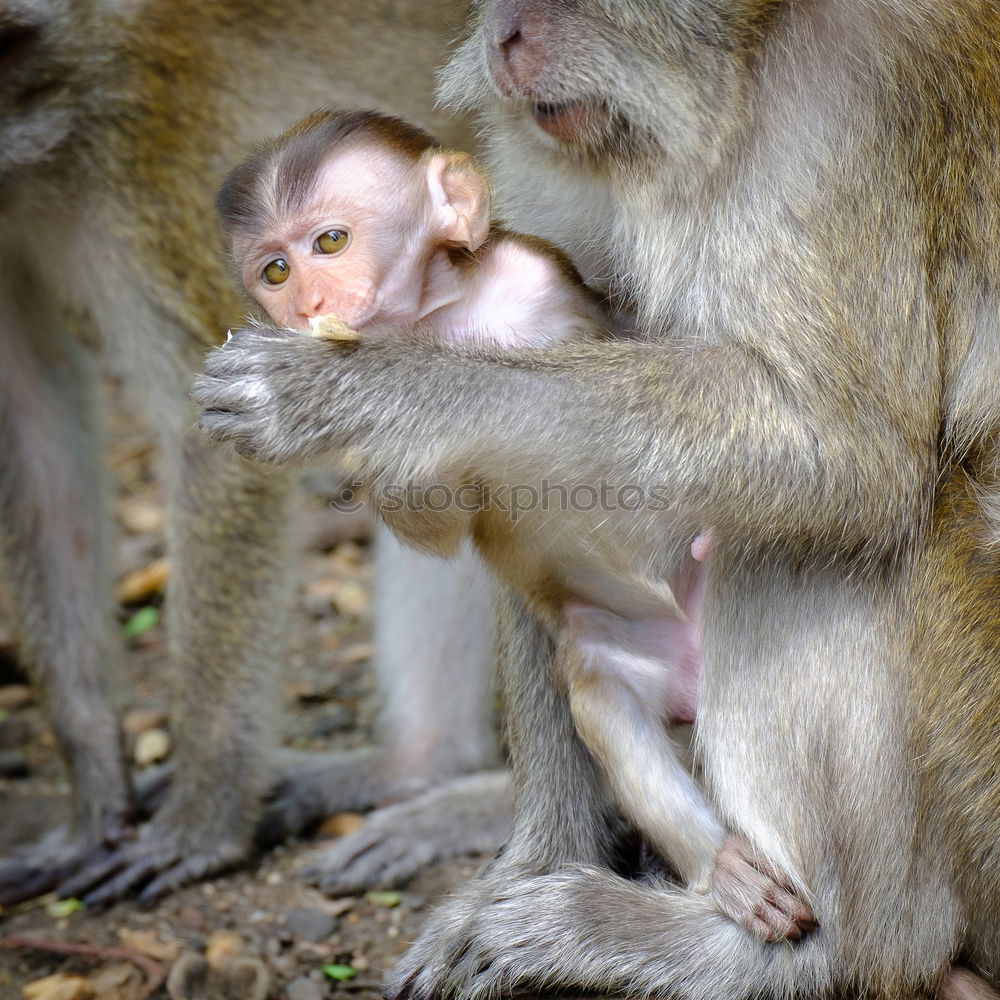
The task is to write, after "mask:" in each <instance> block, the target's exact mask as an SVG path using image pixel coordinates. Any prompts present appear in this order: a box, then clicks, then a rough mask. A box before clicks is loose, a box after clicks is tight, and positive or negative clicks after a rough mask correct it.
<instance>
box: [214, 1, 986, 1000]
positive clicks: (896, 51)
mask: <svg viewBox="0 0 1000 1000" xmlns="http://www.w3.org/2000/svg"><path fill="white" fill-rule="evenodd" d="M998 37H1000V13H998V11H997V10H996V8H995V6H994V5H992V4H991V3H989V2H987V0H962V2H956V3H952V4H948V5H928V4H919V5H918V4H912V3H906V2H902V0H872V2H867V3H864V4H860V3H848V2H842V0H817V2H814V3H788V2H780V0H779V2H766V3H761V2H752V0H709V2H706V3H698V4H692V3H688V2H686V0H674V2H671V3H666V4H649V3H642V2H637V0H562V2H547V3H542V2H540V0H488V2H486V3H484V4H483V5H482V7H481V8H480V9H479V11H478V13H477V14H476V16H475V18H474V20H473V23H472V30H471V34H470V37H469V40H468V42H467V43H466V44H465V45H464V47H463V48H462V49H461V51H460V52H459V53H458V55H457V56H456V57H455V60H454V62H453V64H452V66H451V69H450V72H449V75H448V77H447V79H446V82H445V89H446V91H447V92H448V93H449V94H451V95H458V96H459V98H460V99H461V98H465V97H466V95H470V94H471V95H472V97H471V100H472V101H478V102H480V103H481V104H482V105H483V106H484V107H485V108H486V110H487V120H488V121H489V122H490V123H491V125H492V127H493V131H492V133H491V135H492V144H493V155H492V160H493V163H492V166H493V171H494V174H495V175H496V176H497V177H498V178H499V181H500V184H501V192H500V193H501V195H506V198H507V209H508V210H507V211H506V213H505V217H506V219H507V221H508V222H509V223H510V224H511V225H513V226H515V227H518V228H527V229H532V228H534V229H535V230H536V231H539V230H540V231H541V234H542V235H545V236H548V237H549V238H552V239H554V240H555V242H557V243H559V242H562V243H564V244H565V245H567V246H569V247H571V248H573V249H574V250H575V252H576V254H577V256H578V260H579V262H580V263H581V264H582V266H583V269H584V271H585V272H588V271H589V272H590V273H591V274H593V273H595V272H596V271H598V270H599V269H600V268H601V267H604V268H606V269H607V271H608V272H610V277H611V279H612V284H613V286H614V287H617V288H618V289H620V290H622V291H623V293H624V294H626V295H629V296H630V297H633V298H634V300H635V303H636V304H637V306H638V308H639V310H640V316H641V320H642V323H643V326H644V327H645V329H646V330H647V332H648V338H649V342H647V343H641V342H640V343H634V342H622V343H617V344H615V343H611V344H608V343H605V344H601V345H598V346H591V345H572V346H570V345H567V346H564V347H558V348H554V349H553V350H552V351H551V352H546V353H545V355H544V356H538V355H532V356H530V357H528V356H526V355H524V354H520V355H519V354H514V353H511V354H509V355H500V356H497V355H495V354H494V355H493V356H490V357H480V356H476V355H474V354H468V353H467V354H465V355H458V354H456V353H454V352H449V351H447V350H445V349H438V350H430V349H425V350H423V351H414V350H408V349H407V348H405V347H404V346H402V345H401V344H399V343H393V342H391V341H390V342H385V343H380V344H371V345H365V344H362V345H361V346H359V347H358V348H357V350H355V351H354V352H352V353H343V352H341V353H338V352H336V351H333V350H331V349H330V348H329V346H328V345H324V344H321V343H318V342H316V341H312V340H307V339H305V338H289V337H285V336H281V335H280V334H277V335H265V334H244V335H241V336H238V337H237V338H235V339H234V341H233V342H232V343H231V344H229V345H227V346H226V347H225V348H224V349H222V350H221V351H219V352H217V354H216V355H215V356H214V357H213V358H212V359H211V361H210V367H209V373H208V378H206V379H205V380H204V381H203V382H202V383H201V385H200V389H199V394H200V399H201V401H202V403H203V404H204V405H206V406H207V407H208V409H207V412H206V413H205V415H204V416H203V418H202V420H203V425H204V426H206V427H207V428H208V429H209V430H210V431H211V432H212V433H213V434H215V435H216V436H218V437H224V438H228V439H230V440H232V441H234V442H235V443H236V445H237V447H238V448H239V449H240V450H242V451H243V452H244V453H245V454H248V455H253V456H256V457H258V458H263V459H265V460H269V461H282V460H291V459H295V458H300V457H302V456H303V455H307V454H313V453H315V452H318V451H320V450H322V449H323V448H326V447H330V446H342V445H344V444H347V445H349V446H350V448H351V449H352V452H351V453H352V455H353V456H355V458H356V459H357V460H358V462H359V464H360V465H361V466H362V467H363V468H364V469H366V471H367V472H368V473H369V474H370V475H372V476H373V477H374V478H375V479H376V481H388V482H392V481H394V480H396V479H399V480H402V481H404V482H405V481H407V480H408V479H410V478H414V479H418V480H422V481H425V482H426V481H427V477H428V475H433V473H434V470H435V468H438V467H444V468H445V469H446V470H448V471H449V472H450V473H453V472H454V470H455V469H460V470H467V474H468V476H469V477H470V479H471V480H473V481H477V478H478V477H480V476H481V477H482V479H484V480H485V481H489V480H490V478H491V476H495V475H498V474H500V473H502V474H503V475H505V476H506V477H507V481H510V482H533V481H537V480H538V479H539V478H542V477H545V478H548V479H549V480H552V481H560V480H566V481H570V482H572V481H581V482H588V481H589V482H592V483H596V482H599V481H601V480H604V481H607V482H608V483H609V484H610V485H611V486H612V487H615V486H621V485H622V484H629V483H633V484H638V485H639V486H641V487H643V488H645V489H646V490H647V493H648V492H650V491H652V489H653V487H654V486H659V485H662V486H664V487H665V489H666V491H667V495H668V496H669V498H670V503H669V504H668V509H667V510H666V511H665V512H663V513H659V514H657V513H654V512H652V511H649V510H646V511H644V512H640V513H638V514H636V515H633V516H629V515H627V514H625V513H613V512H612V513H609V512H607V511H604V512H601V516H600V517H599V518H596V519H595V522H594V526H593V530H594V531H595V532H598V533H599V535H600V540H601V542H602V543H603V544H608V545H610V544H612V543H614V542H615V541H617V542H618V543H619V544H620V545H628V544H630V540H631V539H633V538H635V537H637V536H639V534H640V532H639V530H638V529H645V530H646V532H652V529H653V528H654V527H656V526H657V524H658V525H659V526H660V527H661V529H662V536H663V538H664V543H663V544H664V546H669V545H671V544H675V543H677V541H678V539H680V541H681V542H686V541H688V540H690V538H692V537H693V536H694V535H695V534H696V533H697V531H698V530H699V529H700V528H701V527H702V526H703V525H713V526H714V537H715V539H716V544H717V548H716V549H715V551H714V554H713V557H712V565H711V568H710V571H709V577H710V578H709V592H708V594H707V596H706V604H705V608H706V611H705V619H704V624H703V628H704V649H703V679H702V688H701V692H700V703H699V707H698V724H697V726H698V733H697V746H698V753H699V757H700V760H701V763H702V768H703V773H704V777H705V781H706V783H707V785H708V787H709V789H710V791H711V794H712V795H713V797H714V800H715V802H716V804H717V807H718V809H719V811H720V813H721V815H723V816H724V817H725V818H726V819H727V821H728V823H729V825H730V826H731V827H732V828H733V829H734V830H736V831H737V832H741V833H743V834H745V835H746V836H747V837H748V838H749V839H750V840H751V841H752V842H753V843H755V844H757V845H758V846H759V847H760V848H761V850H762V852H763V853H764V855H765V856H767V857H769V858H772V859H775V860H776V862H777V863H778V864H779V865H780V866H781V867H782V868H783V869H785V870H787V871H790V872H792V873H794V875H795V878H796V882H797V883H798V884H799V885H801V886H802V887H803V889H804V891H806V892H807V893H808V898H809V899H810V901H811V902H812V903H813V910H814V912H815V914H816V916H817V919H818V921H819V929H818V930H817V931H816V932H815V933H814V934H813V935H812V936H810V937H809V938H808V939H806V940H805V941H804V942H803V943H801V944H799V945H796V946H794V947H784V946H783V947H777V948H775V947H773V946H770V945H766V944H762V943H760V942H758V941H754V940H752V939H751V938H750V937H749V936H748V935H747V934H746V933H744V932H743V931H742V930H740V929H739V928H737V927H735V926H734V925H727V924H726V923H724V922H723V920H722V919H721V917H720V916H719V915H718V914H717V913H714V912H712V910H711V908H710V906H709V904H708V903H707V900H706V897H704V896H698V895H695V894H690V893H687V892H684V891H681V890H679V889H676V888H670V887H668V886H651V885H648V884H639V883H635V882H629V881H627V880H625V879H622V878H620V877H618V876H617V875H615V874H613V873H612V871H611V870H610V859H611V856H612V847H613V843H614V840H615V826H614V820H613V817H612V816H611V815H610V812H609V810H608V808H607V803H606V799H605V795H604V792H603V790H602V789H601V788H600V787H599V785H598V784H597V783H596V782H595V780H594V770H593V767H592V764H591V762H590V760H589V759H588V758H587V757H586V755H585V754H584V753H583V752H582V749H581V747H580V745H579V744H578V743H577V742H576V741H575V740H574V738H573V735H572V730H571V728H570V725H569V718H568V712H567V708H566V704H565V699H564V697H563V696H562V695H561V694H560V692H558V691H557V690H555V689H554V688H553V687H552V686H551V684H550V683H549V672H548V669H547V667H548V665H549V664H550V661H551V657H552V643H551V640H550V637H549V636H547V635H546V634H545V632H544V630H542V629H541V628H540V626H539V625H538V623H536V622H533V621H531V620H530V619H529V618H527V617H526V615H525V613H524V610H523V608H519V607H518V605H517V602H516V601H513V602H511V604H510V607H509V609H508V613H507V616H506V624H505V628H504V634H505V644H506V647H507V655H506V657H505V658H504V661H503V671H504V675H505V678H504V686H505V691H506V694H507V703H508V710H509V713H510V728H511V734H510V743H511V754H512V759H513V763H514V768H515V774H516V778H517V782H518V788H519V804H518V820H517V825H516V829H515V833H514V835H513V837H512V839H511V841H510V843H509V844H508V846H507V849H506V850H505V852H504V853H503V855H502V856H501V857H500V858H499V859H498V860H497V861H496V862H495V863H494V864H493V865H492V866H491V867H490V869H488V870H487V872H486V873H485V874H484V875H483V876H482V877H481V878H480V879H479V880H478V881H477V882H475V883H472V884H471V885H470V886H468V887H467V888H466V889H465V890H463V892H462V893H461V894H460V896H459V897H458V898H457V899H456V900H454V901H452V902H451V903H450V904H448V905H447V906H446V907H445V909H444V910H443V911H442V912H441V913H440V914H439V915H438V916H437V917H436V918H434V919H432V921H431V923H430V924H429V926H428V928H427V929H426V931H425V932H424V935H423V936H422V938H421V940H420V941H419V942H418V944H417V945H416V946H415V947H414V949H413V950H412V951H411V952H410V953H409V955H408V956H407V958H405V959H404V961H403V963H402V965H401V967H400V969H399V970H398V971H397V973H396V974H395V976H394V980H393V983H392V984H391V986H390V991H389V995H390V997H393V998H396V1000H399V998H404V997H406V998H424V997H429V996H432V995H438V996H485V995H495V994H496V992H498V991H509V990H515V989H516V990H536V989H539V988H550V987H551V988H565V989H573V990H577V989H584V990H615V991H622V992H627V993H631V994H635V995H648V994H651V993H657V994H663V995H669V996H676V997H691V998H698V1000H709V998H719V997H725V998H729V1000H732V998H750V997H756V996H760V995H763V996H811V995H817V994H822V995H849V996H853V995H864V996H868V997H882V998H894V1000H895V998H899V1000H902V998H912V997H915V996H920V995H927V994H930V993H934V992H936V993H937V994H938V995H939V996H945V997H958V996H963V997H973V996H979V997H982V996H995V995H996V994H995V993H994V992H993V991H992V989H991V988H990V987H989V986H988V985H987V983H986V981H985V979H983V978H980V977H977V976H975V975H974V974H973V973H971V972H969V971H968V970H966V969H962V968H956V967H955V963H956V962H961V963H964V964H966V965H969V966H973V967H978V968H980V969H982V970H983V971H984V972H985V973H987V974H990V973H995V972H996V970H997V968H998V966H1000V924H998V921H997V917H996V914H997V902H998V900H997V888H996V887H997V872H998V867H997V866H998V857H997V853H996V851H997V849H996V843H997V839H998V838H997V832H998V831H997V827H998V820H1000V749H998V744H997V741H996V739H995V733H996V724H997V707H996V706H997V705H998V704H1000V671H998V669H997V668H998V666H1000V633H998V628H997V599H998V597H1000V587H998V583H1000V575H998V571H1000V562H998V557H997V555H996V554H995V551H994V549H993V547H992V545H993V541H994V539H995V537H996V532H995V528H996V522H995V517H994V516H993V514H994V513H995V503H994V498H995V496H996V490H997V486H998V483H997V473H996V450H995V441H996V432H997V424H998V407H997V403H996V389H995V387H996V373H997V372H998V371H1000V366H998V361H1000V359H998V352H1000V307H998V302H1000V299H998V293H997V275H998V273H1000V259H998V252H1000V251H998V248H1000V205H998V201H1000V199H998V190H997V184H998V177H1000V154H998V149H997V143H996V136H997V134H998V130H1000V114H998V107H1000V92H998V89H997V85H996V71H997V62H996V43H997V39H998ZM585 204H589V206H590V210H589V211H582V210H581V205H585ZM310 393H312V394H313V395H312V397H311V401H310V402H309V405H305V404H304V402H303V401H304V400H309V399H310ZM484 400H487V401H488V405H486V406H484V405H483V401H484ZM533 516H534V517H544V516H546V511H545V510H541V511H535V512H533ZM548 516H550V517H554V518H558V517H560V516H561V515H560V512H559V511H558V510H550V511H549V512H548ZM577 517H578V515H577ZM577 523H578V522H577ZM642 537H650V536H649V534H648V533H647V534H645V535H643V536H642ZM655 556H656V552H655V551H654V552H652V553H651V562H652V560H653V558H655Z"/></svg>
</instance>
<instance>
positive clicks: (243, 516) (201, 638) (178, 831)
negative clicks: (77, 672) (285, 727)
mask: <svg viewBox="0 0 1000 1000" xmlns="http://www.w3.org/2000/svg"><path fill="white" fill-rule="evenodd" d="M165 445H166V449H167V459H168V469H167V475H166V482H167V483H168V486H169V489H170V517H171V520H170V528H169V536H168V542H169V545H170V550H171V553H172V559H173V566H174V571H173V572H172V574H171V579H170V587H169V591H168V595H167V596H168V607H169V614H170V617H169V626H170V648H171V653H172V658H173V661H174V663H173V666H174V670H175V674H174V699H173V708H172V723H173V727H174V731H175V734H176V737H177V749H176V753H175V771H174V775H173V780H172V783H171V786H170V790H169V792H168V794H167V797H166V800H165V802H164V804H163V805H162V807H161V808H160V809H159V811H158V812H157V813H156V814H155V816H154V817H153V819H152V820H151V821H150V822H149V823H148V824H147V825H146V826H144V827H143V829H142V830H141V832H140V836H139V837H138V839H137V840H136V841H135V842H134V843H132V844H126V845H123V846H121V847H119V848H118V849H116V850H110V851H107V852H105V854H104V855H103V856H101V857H99V858H97V859H95V860H94V861H93V862H92V863H91V864H89V865H88V866H86V867H85V868H84V869H83V870H82V871H80V872H78V873H76V874H75V875H74V876H73V877H72V878H71V879H70V880H69V881H67V882H66V883H64V884H63V886H62V887H61V888H62V891H64V892H66V893H71V894H74V895H77V894H81V893H86V898H87V900H88V902H92V903H105V902H108V901H110V900H112V899H114V898H116V897H118V896H121V895H123V894H125V893H128V892H131V891H134V890H135V889H139V888H142V893H141V898H142V899H144V900H150V899H154V898H156V897H157V896H159V895H161V894H163V893H165V892H167V891H170V890H172V889H174V888H176V887H177V886H179V885H181V884H182V883H184V882H187V881H190V880H192V879H195V878H200V877H202V876H205V875H208V874H211V873H213V872H215V871H218V870H220V869H222V868H225V867H229V866H231V865H233V864H234V863H236V862H238V861H240V860H241V859H243V858H244V857H245V856H246V854H247V853H248V851H249V849H250V846H251V841H252V833H253V829H254V825H255V823H256V820H257V818H258V816H259V814H260V801H261V798H262V796H263V794H264V792H265V791H266V784H267V777H268V764H267V755H268V752H269V749H270V748H271V747H272V746H273V744H274V735H275V734H274V728H275V727H274V724H273V722H274V719H275V715H276V711H275V708H276V704H275V703H276V701H277V692H276V690H275V688H276V684H275V674H276V671H277V669H278V667H279V665H280V664H281V663H282V662H283V661H284V658H285V655H286V649H285V639H286V624H287V620H288V617H289V613H290V609H291V590H292V588H291V585H290V573H289V568H290V563H291V552H290V539H289V534H290V526H291V522H292V504H291V502H290V501H291V499H292V497H293V494H294V490H293V489H292V488H291V486H292V483H291V480H290V478H289V477H288V476H287V475H285V474H278V475H275V474H273V473H265V472H263V471H261V470H259V469H256V468H254V467H252V466H250V465H248V464H247V463H244V462H242V461H241V460H239V459H238V458H236V457H235V456H234V455H233V454H232V453H231V452H229V451H227V450H225V449H218V448H214V447H212V446H211V445H209V444H208V443H207V442H206V441H205V440H204V439H203V438H202V437H201V436H200V435H199V434H197V433H196V432H188V433H187V434H180V433H177V434H176V435H175V436H173V437H171V438H170V439H168V440H167V441H166V442H165ZM143 887H144V888H143Z"/></svg>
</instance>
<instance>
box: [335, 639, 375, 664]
mask: <svg viewBox="0 0 1000 1000" xmlns="http://www.w3.org/2000/svg"><path fill="white" fill-rule="evenodd" d="M374 655H375V644H374V643H372V642H355V643H352V644H351V645H350V646H348V647H347V649H345V650H344V651H343V652H341V653H338V654H337V663H339V664H342V665H343V666H345V667H349V666H352V665H353V664H355V663H364V662H365V661H366V660H370V659H371V658H372V657H373V656H374Z"/></svg>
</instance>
